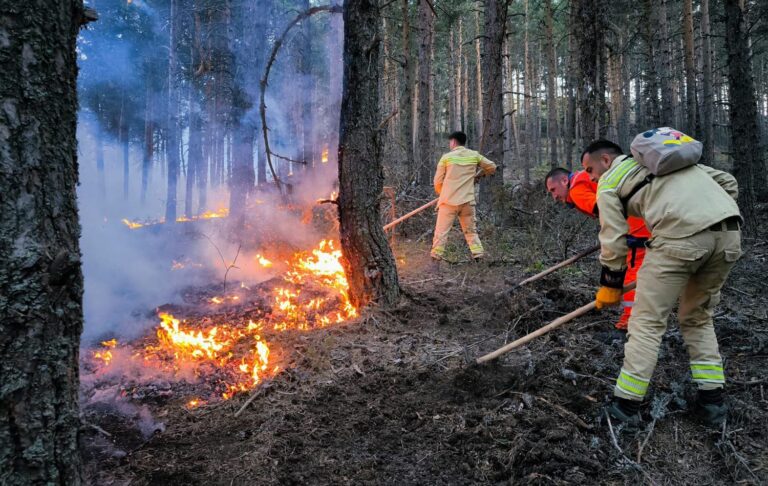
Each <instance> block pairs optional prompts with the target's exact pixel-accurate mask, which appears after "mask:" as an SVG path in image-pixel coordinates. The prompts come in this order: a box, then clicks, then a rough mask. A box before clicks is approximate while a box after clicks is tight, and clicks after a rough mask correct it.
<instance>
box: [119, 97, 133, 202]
mask: <svg viewBox="0 0 768 486" xmlns="http://www.w3.org/2000/svg"><path fill="white" fill-rule="evenodd" d="M125 97H126V93H125V89H123V92H122V96H121V99H120V123H119V130H120V143H121V145H122V148H123V199H126V200H127V199H128V195H129V193H130V189H131V186H130V175H131V163H130V145H129V141H128V120H127V118H128V117H127V115H126V113H125Z"/></svg>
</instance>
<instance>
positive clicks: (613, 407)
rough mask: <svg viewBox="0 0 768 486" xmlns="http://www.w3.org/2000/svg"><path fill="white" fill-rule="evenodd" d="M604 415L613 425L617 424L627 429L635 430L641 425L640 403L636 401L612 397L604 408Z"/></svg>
mask: <svg viewBox="0 0 768 486" xmlns="http://www.w3.org/2000/svg"><path fill="white" fill-rule="evenodd" d="M605 413H606V414H608V416H609V417H610V418H611V422H612V423H613V424H615V423H616V422H619V423H621V424H624V425H625V426H627V427H628V428H636V427H639V426H640V424H641V423H642V419H641V418H640V402H639V401H636V400H627V399H626V398H621V397H613V400H612V401H611V403H609V404H608V405H607V406H606V407H605Z"/></svg>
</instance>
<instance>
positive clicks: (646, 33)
mask: <svg viewBox="0 0 768 486" xmlns="http://www.w3.org/2000/svg"><path fill="white" fill-rule="evenodd" d="M641 23H642V26H643V41H644V43H645V55H646V57H645V84H644V86H643V105H644V107H645V117H644V118H645V123H647V124H650V125H649V126H648V127H646V128H651V127H652V126H653V127H658V126H661V119H660V114H659V84H658V73H657V70H656V49H655V48H654V46H655V44H656V43H655V38H656V36H655V26H656V23H657V22H656V15H655V11H654V5H653V0H643V19H642V21H641ZM646 128H643V130H645V129H646Z"/></svg>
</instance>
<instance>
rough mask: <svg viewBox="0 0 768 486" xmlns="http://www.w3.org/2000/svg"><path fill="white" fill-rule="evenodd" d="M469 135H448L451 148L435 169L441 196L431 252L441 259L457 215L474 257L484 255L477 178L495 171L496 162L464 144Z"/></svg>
mask: <svg viewBox="0 0 768 486" xmlns="http://www.w3.org/2000/svg"><path fill="white" fill-rule="evenodd" d="M466 143H467V136H466V134H464V133H463V132H453V133H451V134H450V135H449V136H448V147H449V148H450V149H451V151H450V152H448V153H447V154H444V155H443V156H442V157H440V161H439V162H438V163H437V171H436V172H435V180H434V184H435V192H437V194H438V195H439V196H440V198H439V200H438V203H437V223H436V224H435V236H434V239H433V240H432V252H431V256H432V258H433V259H434V260H436V261H439V260H442V259H443V256H444V255H445V243H446V242H447V240H448V233H449V232H450V231H451V227H452V226H453V221H454V219H456V217H457V216H458V218H459V223H460V224H461V230H462V232H463V233H464V238H465V239H466V240H467V245H468V246H469V251H471V252H472V258H473V259H474V260H475V261H478V260H480V259H481V258H483V256H484V251H483V244H482V243H481V242H480V237H479V236H478V235H477V222H476V217H475V181H476V180H477V178H478V177H481V176H486V175H491V174H493V173H494V172H496V164H494V163H493V162H491V161H490V160H488V159H486V158H485V157H483V156H482V155H480V154H479V153H478V152H476V151H474V150H470V149H468V148H465V147H464V145H465V144H466Z"/></svg>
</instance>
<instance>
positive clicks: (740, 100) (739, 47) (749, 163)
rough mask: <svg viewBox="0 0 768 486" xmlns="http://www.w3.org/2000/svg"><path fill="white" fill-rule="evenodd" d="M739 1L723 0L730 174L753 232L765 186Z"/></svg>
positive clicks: (746, 42)
mask: <svg viewBox="0 0 768 486" xmlns="http://www.w3.org/2000/svg"><path fill="white" fill-rule="evenodd" d="M740 3H741V2H740V0H725V45H726V49H727V51H728V84H729V87H730V93H729V95H730V96H729V100H730V109H729V110H728V111H729V113H730V118H731V153H732V156H733V175H734V176H736V179H737V180H738V182H739V207H740V208H741V214H742V216H744V219H745V221H746V223H747V229H748V230H751V231H754V230H755V228H756V225H757V219H756V215H755V199H756V196H757V194H758V191H759V190H760V189H762V188H763V187H764V181H765V179H764V177H765V176H764V173H765V170H764V166H763V161H762V159H761V150H760V132H759V129H758V125H757V102H756V99H755V87H754V84H753V82H752V66H751V64H750V58H749V39H748V33H747V30H746V25H745V19H744V9H743V7H742V6H741V5H740Z"/></svg>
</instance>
